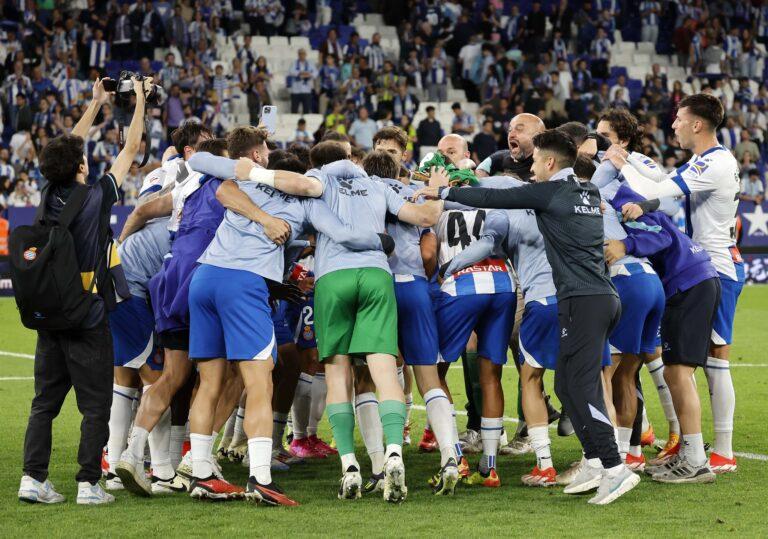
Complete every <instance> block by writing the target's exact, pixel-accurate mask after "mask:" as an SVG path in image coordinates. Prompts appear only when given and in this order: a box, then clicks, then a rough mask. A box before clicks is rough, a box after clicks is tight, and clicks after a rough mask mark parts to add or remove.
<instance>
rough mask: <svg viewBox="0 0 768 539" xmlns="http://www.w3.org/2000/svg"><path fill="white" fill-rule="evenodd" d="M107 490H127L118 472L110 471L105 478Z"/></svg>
mask: <svg viewBox="0 0 768 539" xmlns="http://www.w3.org/2000/svg"><path fill="white" fill-rule="evenodd" d="M104 488H105V489H106V490H125V487H124V486H123V482H122V480H121V479H120V478H119V477H117V475H116V474H114V473H112V472H109V473H108V474H107V477H106V479H105V480H104Z"/></svg>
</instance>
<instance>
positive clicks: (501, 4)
mask: <svg viewBox="0 0 768 539" xmlns="http://www.w3.org/2000/svg"><path fill="white" fill-rule="evenodd" d="M23 4H24V2H5V3H4V9H3V12H2V22H0V63H2V66H0V75H2V79H3V80H4V83H3V84H2V90H3V91H2V100H1V101H0V106H1V107H2V116H1V117H2V135H3V137H2V140H3V146H4V148H7V151H5V150H3V151H0V179H2V182H0V183H1V184H2V185H1V188H2V193H0V197H2V198H1V199H0V203H2V205H3V206H8V205H34V203H35V202H36V195H35V193H37V192H38V191H39V187H40V186H39V185H37V182H38V181H39V179H40V174H39V171H38V170H37V167H36V157H35V156H36V152H38V151H39V150H40V148H41V147H42V146H43V145H44V144H45V143H46V142H47V140H49V139H50V138H51V137H54V136H56V135H58V134H60V133H63V132H67V130H68V129H71V126H72V125H74V123H76V121H77V119H78V118H79V116H80V115H81V114H82V104H83V103H84V102H85V99H86V98H87V96H88V93H89V90H90V86H91V81H92V80H93V79H94V78H95V77H97V76H109V77H113V78H116V77H118V76H119V74H120V73H121V72H122V71H124V70H128V71H139V72H144V73H147V74H154V76H155V79H156V81H157V82H158V83H160V84H161V85H162V86H163V87H164V88H165V90H166V92H167V93H168V98H167V100H166V102H165V103H164V105H163V106H162V107H160V108H157V109H155V110H154V111H153V121H152V129H151V133H150V134H151V139H152V145H151V151H152V154H153V155H152V156H151V158H150V165H149V168H145V169H142V170H141V171H139V170H135V171H134V173H135V181H129V182H126V183H127V185H126V188H125V191H126V193H125V195H126V198H125V203H126V204H130V203H131V202H132V201H133V200H134V197H135V193H134V191H135V189H132V187H131V186H135V185H140V183H141V178H142V177H143V174H145V173H146V172H147V171H148V170H150V169H151V167H152V166H157V162H158V158H159V157H160V155H161V153H162V151H163V150H164V149H165V147H166V146H167V144H168V134H169V133H170V131H171V130H172V128H173V127H176V126H177V125H178V124H179V123H181V122H183V121H202V122H204V123H206V124H208V125H210V126H211V127H212V128H213V129H214V131H216V132H217V133H224V132H226V131H227V129H229V128H230V127H231V126H234V125H238V124H246V123H254V124H255V123H257V122H258V119H259V114H260V109H261V107H262V106H263V105H266V104H271V105H276V106H277V107H278V110H279V123H278V126H277V131H276V133H275V140H276V141H277V142H278V144H280V145H282V146H285V145H287V144H289V143H290V142H292V141H294V140H295V139H296V137H297V136H301V134H299V135H297V126H298V121H299V120H300V119H304V120H305V127H304V131H306V132H308V134H309V135H310V136H313V137H314V138H317V137H319V136H320V135H321V134H322V132H323V131H324V130H325V129H337V130H339V131H342V132H345V133H346V132H348V130H349V129H350V126H351V124H352V122H353V121H354V120H355V118H356V115H357V112H356V111H357V110H358V108H359V107H360V106H365V107H366V108H368V109H369V111H370V112H371V117H372V118H374V119H375V120H376V121H377V122H378V124H379V125H380V126H383V125H389V124H390V123H394V124H396V125H400V124H402V123H403V122H405V125H406V126H410V127H409V128H408V130H409V133H410V134H411V136H412V147H413V160H412V162H415V161H417V160H418V158H419V157H420V155H421V154H423V153H424V148H423V147H420V146H424V144H420V141H419V140H418V139H417V136H416V134H417V132H418V127H419V125H420V124H421V122H422V121H423V120H424V119H425V118H427V109H428V107H429V106H433V107H434V108H435V119H436V120H437V122H438V125H439V126H440V129H441V130H442V131H443V132H446V133H447V132H451V131H457V132H460V133H461V134H463V135H464V136H465V137H467V139H468V140H469V141H470V142H471V141H472V139H473V137H474V136H475V135H477V134H478V133H480V132H481V131H482V126H483V123H484V122H485V121H486V120H491V121H492V124H493V136H494V137H495V138H496V140H497V143H498V147H500V148H503V147H505V144H506V142H505V132H506V123H507V122H508V121H509V118H511V116H512V115H513V114H514V113H516V112H519V111H527V112H532V113H534V114H538V115H540V116H542V118H544V120H545V121H546V123H547V124H548V125H550V126H554V125H558V124H560V123H562V122H564V121H566V120H568V119H574V120H579V121H583V122H585V123H587V124H588V125H594V123H595V121H596V119H597V117H598V116H599V114H600V111H601V110H603V109H605V108H606V107H609V106H624V107H628V108H629V109H630V110H631V111H632V112H634V113H635V114H636V115H637V116H638V117H639V118H640V121H641V124H643V126H644V128H645V133H646V137H645V139H644V144H643V151H644V152H645V153H647V154H648V155H650V156H651V157H653V158H655V159H657V160H658V161H659V162H660V163H662V164H663V165H665V166H666V167H667V168H669V167H672V166H674V165H675V164H678V163H679V162H680V161H681V160H682V159H683V157H684V156H683V154H682V152H680V151H679V149H678V148H676V144H675V141H674V140H673V137H670V134H671V130H670V125H671V119H672V117H673V115H674V110H675V106H676V103H677V102H679V100H680V99H681V98H682V97H683V96H684V95H686V94H691V93H694V92H699V91H708V92H712V93H714V94H715V95H717V96H718V97H720V98H721V99H722V100H723V102H724V105H725V108H726V111H727V117H728V119H729V120H728V123H727V124H726V125H725V126H724V127H723V129H722V130H721V136H722V142H723V143H724V144H725V145H726V146H728V147H729V148H731V149H732V150H734V151H736V149H737V148H736V146H737V145H739V144H742V147H741V149H742V150H743V148H744V144H746V143H747V142H753V143H755V144H756V145H757V147H758V149H759V150H760V151H759V153H760V155H751V152H743V151H739V152H738V153H739V155H740V161H741V162H742V163H743V171H744V175H745V177H746V176H747V175H748V173H749V171H751V170H752V169H753V168H755V167H756V168H757V169H758V170H759V172H760V179H761V181H762V178H763V172H764V164H763V160H762V157H761V156H762V153H763V151H762V150H764V145H765V136H764V130H765V128H766V124H767V122H766V110H765V109H766V106H768V91H767V90H766V86H765V82H764V65H765V59H764V58H765V54H766V50H765V42H766V39H768V6H763V7H760V6H758V5H757V4H758V3H754V5H753V3H750V2H744V1H741V2H720V1H700V0H679V1H661V2H647V1H644V2H627V1H622V0H593V1H586V0H585V1H578V0H570V1H569V0H563V1H552V0H545V1H542V2H536V1H531V0H522V1H510V0H505V1H501V0H479V1H475V2H470V1H442V0H402V1H388V2H376V1H372V0H371V1H351V0H318V1H307V0H303V1H302V0H293V1H284V2H279V1H276V0H245V1H242V0H240V1H238V0H234V1H228V0H227V1H211V0H204V1H194V2H193V1H192V0H186V1H182V2H178V3H176V4H172V3H170V2H143V1H112V2H86V1H85V0H71V1H69V2H62V3H61V5H60V6H59V7H57V8H55V9H46V7H47V4H46V3H38V4H39V6H38V5H36V4H35V3H34V2H33V3H31V7H30V8H27V9H25V10H22V9H20V5H23ZM302 50H303V51H306V53H307V56H306V61H307V65H303V64H301V66H298V67H297V61H298V58H299V53H300V51H302ZM171 55H172V56H171ZM329 56H330V57H333V60H329V59H328V57H329ZM299 69H301V70H306V72H307V73H308V75H307V76H306V77H308V78H306V77H305V78H302V76H300V75H299ZM402 83H404V84H405V85H406V88H405V89H404V90H403V93H402V94H401V95H402V98H401V97H399V96H398V95H397V94H398V86H399V85H400V84H402ZM302 100H306V101H305V102H304V103H303V104H304V105H305V106H306V107H307V109H306V110H305V109H304V108H303V107H302V108H301V109H300V108H299V106H298V105H300V104H301V103H302ZM46 103H47V104H46ZM335 103H338V110H334V104H335ZM454 103H460V104H461V110H460V115H459V116H456V115H455V114H454V111H453V110H452V105H453V104H454ZM299 110H301V114H299ZM119 116H120V111H119V110H112V109H108V110H107V111H106V112H105V113H104V114H103V118H101V121H100V122H99V123H98V126H97V128H95V129H94V130H93V132H92V133H91V137H90V139H89V145H88V148H89V150H90V152H91V153H90V156H91V159H92V165H93V166H92V170H93V171H94V172H93V173H94V175H95V174H96V173H97V172H98V171H99V170H101V169H103V168H104V167H105V166H106V165H107V164H109V163H110V162H111V159H114V156H116V155H117V151H118V145H117V144H116V140H117V139H116V132H112V130H113V129H114V128H117V127H119V125H120V121H119ZM404 116H407V117H408V118H407V119H405V120H404V119H403V117H404ZM464 124H466V125H464ZM741 131H746V132H747V133H748V135H749V136H748V139H746V138H745V140H744V141H742V140H741V135H740V132H741ZM427 142H429V141H427ZM744 153H746V154H747V155H746V157H745V156H744ZM140 157H141V156H140Z"/></svg>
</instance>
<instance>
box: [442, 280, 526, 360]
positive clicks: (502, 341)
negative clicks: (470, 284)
mask: <svg viewBox="0 0 768 539" xmlns="http://www.w3.org/2000/svg"><path fill="white" fill-rule="evenodd" d="M516 305H517V294H515V293H514V292H499V293H496V294H471V295H466V296H449V295H448V294H446V293H442V294H441V295H440V301H439V302H438V305H437V313H436V314H437V327H438V328H439V332H438V333H439V342H440V355H441V357H442V360H443V361H447V362H449V363H452V362H454V361H456V360H457V359H458V358H459V356H460V355H461V353H462V352H463V351H464V348H466V346H467V342H468V341H469V337H470V335H471V334H472V332H473V331H475V332H476V333H477V355H478V356H481V357H484V358H487V359H490V360H491V361H492V362H493V363H495V364H496V365H503V364H504V363H506V362H507V347H508V346H509V337H510V335H512V327H513V326H514V324H515V307H516Z"/></svg>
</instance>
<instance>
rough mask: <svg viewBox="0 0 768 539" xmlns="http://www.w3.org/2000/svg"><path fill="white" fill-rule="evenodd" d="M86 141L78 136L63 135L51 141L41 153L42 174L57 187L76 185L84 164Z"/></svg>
mask: <svg viewBox="0 0 768 539" xmlns="http://www.w3.org/2000/svg"><path fill="white" fill-rule="evenodd" d="M84 151H85V141H84V140H83V138H82V137H78V136H76V135H61V136H58V137H56V138H55V139H53V140H52V141H50V142H49V143H48V144H47V145H46V147H45V148H43V151H42V152H40V172H41V173H42V174H43V176H45V179H46V180H48V181H49V182H51V183H52V184H56V185H69V184H71V183H74V181H75V177H76V176H77V172H78V170H79V169H80V165H82V164H83V160H84V156H83V152H84Z"/></svg>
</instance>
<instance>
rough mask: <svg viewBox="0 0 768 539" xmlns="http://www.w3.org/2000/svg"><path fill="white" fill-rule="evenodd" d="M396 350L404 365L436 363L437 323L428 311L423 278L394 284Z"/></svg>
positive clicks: (430, 309) (429, 303) (430, 298)
mask: <svg viewBox="0 0 768 539" xmlns="http://www.w3.org/2000/svg"><path fill="white" fill-rule="evenodd" d="M395 299H396V300H397V333H398V346H399V347H400V353H401V354H402V355H403V360H404V361H405V363H406V364H407V365H435V364H436V363H437V354H438V341H437V319H436V318H435V311H434V309H433V307H432V297H431V296H430V291H429V283H428V282H427V280H426V279H425V278H423V277H416V276H414V280H413V281H405V282H400V281H397V280H395Z"/></svg>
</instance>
